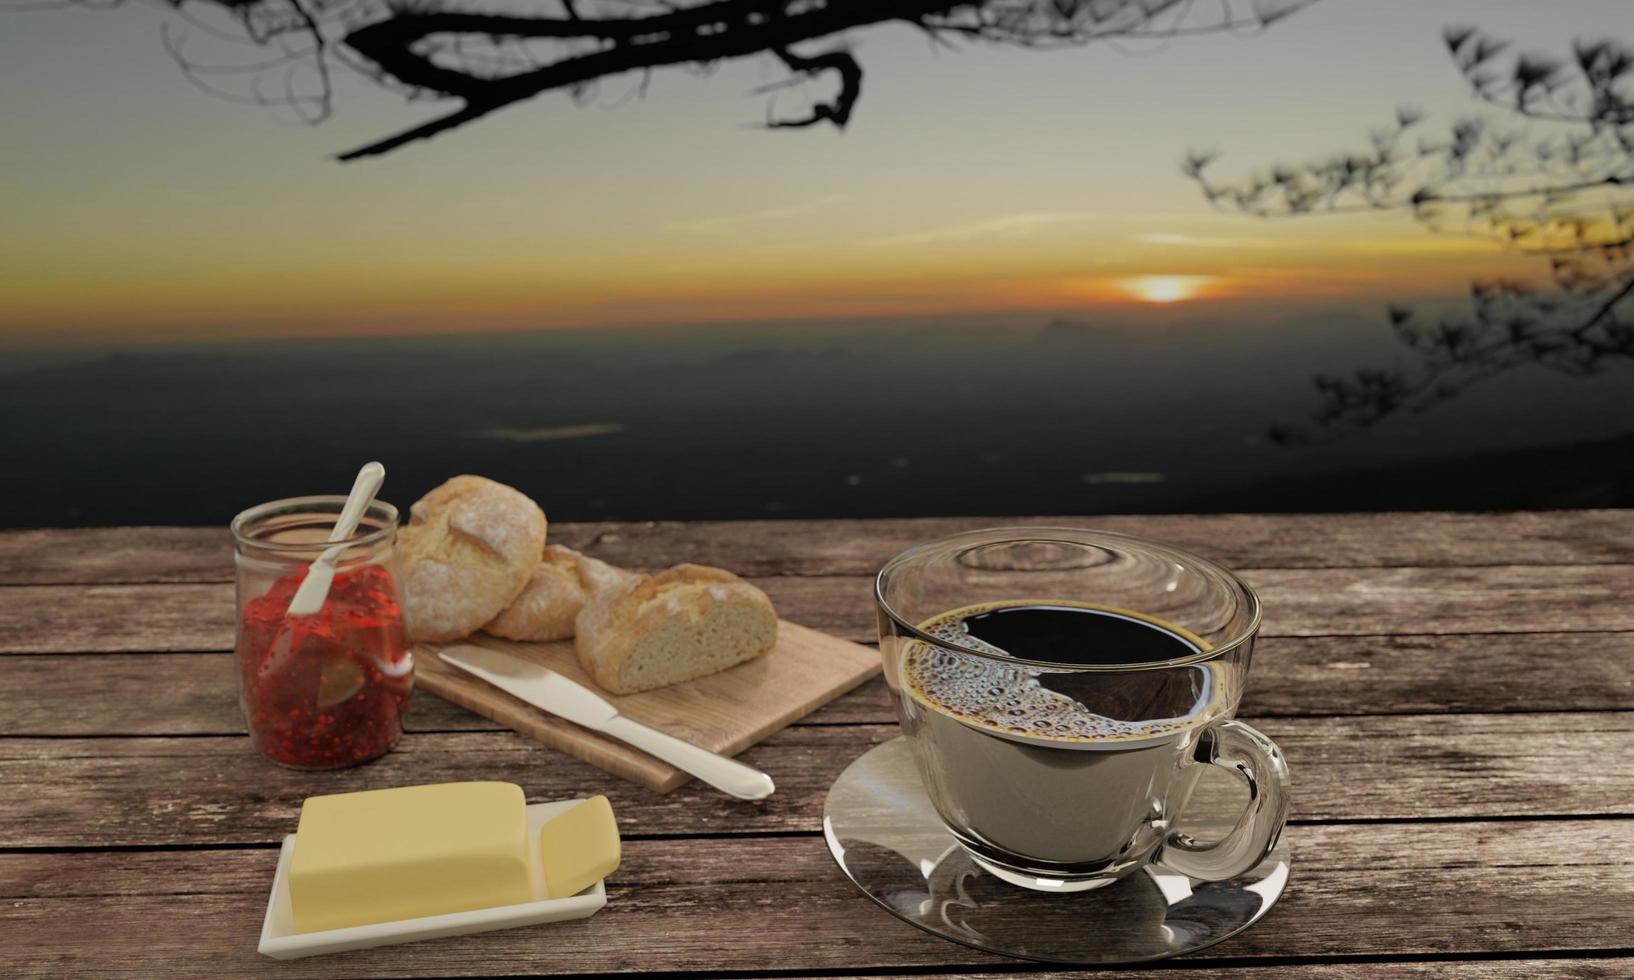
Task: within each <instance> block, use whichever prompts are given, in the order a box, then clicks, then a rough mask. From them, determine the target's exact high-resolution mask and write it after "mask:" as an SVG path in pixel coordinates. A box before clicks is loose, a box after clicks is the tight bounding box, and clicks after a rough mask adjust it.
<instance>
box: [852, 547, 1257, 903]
mask: <svg viewBox="0 0 1634 980" xmlns="http://www.w3.org/2000/svg"><path fill="white" fill-rule="evenodd" d="M875 595H876V600H877V603H878V611H879V623H880V653H881V655H882V657H883V658H884V667H885V677H886V682H887V684H888V685H889V686H890V688H891V690H892V692H893V693H894V694H895V695H896V697H895V699H894V700H895V703H896V707H897V714H898V718H899V720H900V722H901V726H902V731H903V733H904V735H905V736H906V737H907V740H908V742H909V744H910V746H911V748H912V751H913V756H914V760H915V762H916V764H917V767H918V770H919V775H920V779H921V781H922V782H923V784H924V788H925V792H926V794H927V795H928V796H929V798H930V800H931V802H932V804H933V805H934V806H935V808H936V811H937V814H938V815H939V816H940V817H941V820H942V822H943V823H944V824H945V825H946V827H947V829H948V830H949V831H950V832H951V833H952V834H953V836H954V837H955V839H956V840H957V841H958V842H959V844H960V845H961V846H962V847H963V848H964V849H965V850H966V851H967V852H968V853H969V854H970V855H971V857H972V858H973V859H974V860H975V861H976V863H977V864H979V865H980V866H981V867H983V868H985V869H986V870H987V871H989V872H991V873H992V874H994V875H996V876H997V877H999V878H1000V879H1002V880H1004V881H1007V882H1010V883H1012V884H1016V885H1020V886H1023V887H1026V888H1032V889H1036V890H1040V891H1053V892H1071V891H1083V890H1088V889H1093V888H1099V887H1102V886H1105V885H1109V884H1111V883H1113V882H1115V881H1117V880H1118V879H1120V878H1122V877H1124V876H1126V875H1128V874H1130V873H1132V872H1134V871H1136V870H1138V869H1140V868H1142V867H1145V866H1147V865H1156V866H1158V867H1159V868H1161V869H1164V870H1168V871H1173V872H1178V873H1181V874H1185V875H1188V876H1191V877H1193V878H1196V879H1199V880H1203V881H1224V880H1228V879H1231V878H1234V877H1237V876H1239V875H1242V874H1245V873H1247V872H1248V871H1250V870H1252V869H1253V868H1254V867H1255V866H1256V865H1258V864H1259V862H1260V861H1261V860H1262V859H1264V858H1265V856H1266V855H1267V854H1269V853H1270V851H1271V849H1272V848H1273V847H1274V846H1275V845H1276V842H1277V838H1278V836H1279V835H1280V834H1281V832H1282V827H1283V823H1284V821H1285V819H1286V816H1287V809H1288V769H1287V765H1286V763H1285V762H1284V760H1283V757H1282V753H1281V751H1280V750H1279V749H1278V748H1277V746H1276V744H1275V743H1273V742H1272V741H1271V740H1270V739H1268V738H1266V737H1265V736H1264V735H1262V734H1261V733H1259V732H1258V731H1256V730H1254V729H1253V728H1251V727H1250V726H1248V725H1246V724H1244V723H1242V722H1240V721H1236V720H1235V719H1234V715H1235V714H1236V711H1237V705H1238V703H1239V702H1240V700H1241V698H1242V691H1243V685H1244V682H1245V680H1246V678H1247V674H1248V667H1249V662H1250V658H1251V654H1252V648H1253V642H1254V637H1255V634H1256V633H1257V631H1258V629H1259V625H1260V603H1259V599H1258V597H1257V596H1256V595H1255V594H1254V592H1253V590H1252V589H1250V588H1249V587H1248V586H1247V585H1246V584H1244V583H1243V582H1242V581H1241V580H1240V579H1238V578H1237V577H1236V576H1235V575H1233V574H1232V573H1231V572H1229V571H1227V570H1226V569H1224V568H1222V567H1221V566H1219V565H1217V564H1215V563H1214V562H1211V561H1208V560H1207V559H1204V558H1200V557H1198V556H1195V555H1191V554H1188V553H1186V552H1184V551H1181V550H1179V549H1176V548H1171V547H1168V546H1165V545H1159V544H1154V543H1151V542H1147V541H1142V540H1140V539H1137V538H1133V537H1129V536H1127V535H1121V534H1114V533H1110V532H1101V531H1090V530H1080V529H1070V528H1036V527H1034V528H996V529H991V530H982V531H972V532H969V533H965V534H958V535H953V536H951V537H947V538H943V539H941V540H937V541H932V542H929V543H926V544H922V545H919V546H917V547H914V548H911V549H909V550H908V551H905V552H903V553H902V554H900V555H898V556H897V557H896V558H893V559H892V560H891V561H890V562H888V563H887V564H886V565H885V567H884V568H883V569H882V570H881V571H880V573H879V576H878V579H877V581H876V588H875ZM1208 765H1214V766H1220V767H1223V768H1224V769H1226V770H1228V771H1229V772H1231V773H1233V774H1234V775H1236V776H1237V777H1239V778H1241V779H1242V780H1244V781H1245V782H1246V783H1247V787H1248V797H1249V800H1248V803H1247V806H1246V807H1245V809H1244V810H1243V812H1242V815H1241V817H1240V819H1239V820H1237V822H1236V824H1235V826H1234V827H1232V828H1231V829H1230V830H1229V832H1227V833H1226V834H1225V835H1224V836H1223V837H1221V838H1218V839H1215V840H1210V841H1203V840H1199V839H1197V838H1194V837H1193V836H1191V835H1189V834H1188V833H1187V825H1186V820H1185V810H1186V804H1187V802H1188V800H1189V799H1190V797H1191V795H1192V791H1193V789H1194V788H1195V787H1196V785H1197V782H1198V777H1199V776H1200V774H1201V773H1202V772H1203V770H1204V769H1205V768H1206V767H1207V766H1208Z"/></svg>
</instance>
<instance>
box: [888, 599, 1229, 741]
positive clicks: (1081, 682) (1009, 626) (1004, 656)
mask: <svg viewBox="0 0 1634 980" xmlns="http://www.w3.org/2000/svg"><path fill="white" fill-rule="evenodd" d="M919 628H920V629H922V630H924V631H925V632H926V633H929V634H930V635H932V636H934V637H936V638H937V639H939V640H942V641H943V642H946V643H948V644H949V645H950V646H952V647H955V648H957V647H965V648H968V649H975V650H981V651H983V652H985V653H988V654H997V655H998V656H997V657H996V658H995V657H977V656H972V655H970V654H967V653H959V652H957V651H956V650H954V649H943V648H940V647H933V646H925V647H921V648H918V649H915V650H913V651H912V652H911V653H910V654H909V656H908V657H907V658H906V659H905V661H904V663H903V665H902V673H903V680H904V683H905V686H906V687H907V688H908V689H909V690H910V691H912V692H914V693H915V694H916V695H917V697H918V698H919V699H920V700H921V701H922V702H923V703H925V704H926V705H927V706H933V707H935V708H936V709H937V710H938V711H942V712H946V713H947V714H950V715H953V716H954V717H957V718H960V719H963V720H964V721H966V722H967V723H974V724H976V725H979V726H980V727H983V728H990V729H994V730H997V731H1000V732H1005V733H1012V734H1018V735H1029V736H1034V737H1043V738H1050V739H1068V740H1072V741H1082V740H1100V739H1114V740H1118V739H1128V738H1137V737H1150V736H1156V735H1161V734H1164V733H1167V732H1171V731H1175V730H1177V729H1183V728H1186V727H1188V726H1189V725H1191V724H1192V719H1193V717H1194V716H1195V715H1196V713H1197V712H1198V711H1199V710H1206V709H1207V705H1208V702H1209V700H1210V697H1211V696H1212V695H1211V692H1210V690H1209V688H1210V686H1211V685H1210V683H1209V671H1208V669H1206V668H1204V667H1178V668H1165V669H1161V670H1130V671H1117V672H1115V674H1113V675H1112V676H1108V675H1107V674H1106V673H1105V672H1102V671H1074V670H1073V669H1072V668H1073V667H1125V666H1129V667H1133V666H1135V665H1139V664H1151V663H1160V662H1164V661H1170V660H1175V659H1177V658H1184V657H1188V656H1190V655H1192V654H1195V653H1199V652H1202V651H1203V650H1205V649H1207V647H1206V645H1205V644H1204V643H1203V642H1202V641H1201V640H1198V639H1195V638H1193V637H1191V636H1190V634H1187V633H1186V631H1185V630H1183V629H1182V628H1181V627H1179V626H1174V625H1172V624H1169V623H1165V622H1162V621H1157V620H1151V619H1145V618H1142V617H1140V616H1138V615H1135V614H1133V613H1129V612H1126V611H1123V610H1119V609H1109V608H1106V607H1103V606H1089V605H1082V606H1080V605H1073V604H1070V603H1065V602H1053V603H1051V602H1019V603H1010V604H1006V603H988V604H985V605H981V606H968V607H966V608H963V609H954V610H950V611H949V612H945V613H943V614H941V615H940V616H933V617H931V618H930V619H928V620H926V621H925V622H923V623H921V624H920V625H919ZM1012 657H1013V658H1015V659H1017V660H1029V661H1035V662H1038V663H1046V664H1059V665H1060V667H1059V668H1056V669H1051V668H1049V667H1027V666H1025V665H1023V664H1016V663H1011V662H1010V658H1012Z"/></svg>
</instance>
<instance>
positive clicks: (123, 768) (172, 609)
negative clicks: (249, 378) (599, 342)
mask: <svg viewBox="0 0 1634 980" xmlns="http://www.w3.org/2000/svg"><path fill="white" fill-rule="evenodd" d="M980 523H998V522H995V521H956V520H940V519H937V520H887V521H834V522H745V523H729V524H686V525H678V524H660V525H648V524H640V525H637V524H580V525H564V526H553V527H552V535H553V538H554V539H555V540H558V541H561V542H563V543H566V544H570V545H576V546H583V547H587V548H588V549H590V550H591V551H593V552H594V553H596V554H598V555H600V556H602V557H605V558H608V559H610V560H613V561H616V562H621V563H625V564H629V565H632V566H636V567H655V566H663V565H668V564H670V563H672V562H676V561H679V560H683V559H685V560H695V561H703V562H709V563H713V564H720V565H724V566H727V567H730V568H734V569H737V570H739V571H741V572H743V573H744V574H746V575H749V576H752V577H754V579H755V581H757V582H758V584H760V585H761V586H762V587H764V588H765V589H766V591H767V592H769V593H770V594H771V595H772V597H773V598H774V599H775V600H776V602H777V604H778V608H779V609H780V610H782V612H783V613H784V615H786V616H787V617H788V618H790V619H792V620H795V621H797V622H801V623H806V624H809V625H811V626H815V627H819V628H822V629H825V630H829V631H831V632H834V633H836V634H838V635H841V636H845V637H849V638H852V639H855V640H858V641H870V640H872V638H873V629H874V625H873V615H874V614H873V610H872V608H871V606H870V600H869V576H870V573H872V572H873V571H874V570H875V569H876V568H877V567H878V566H879V564H880V562H881V561H882V560H883V559H884V558H886V557H888V556H889V555H891V554H893V553H895V552H896V551H897V550H899V549H900V548H902V547H903V546H905V545H907V544H908V543H910V542H913V541H917V540H922V539H925V538H929V537H933V536H936V535H939V534H942V533H946V532H948V531H952V530H955V529H959V528H964V527H969V526H974V525H976V524H980ZM1051 523H1079V524H1091V525H1097V526H1103V527H1108V528H1112V529H1116V530H1123V531H1130V532H1134V533H1138V534H1143V535H1148V536H1152V537H1155V538H1159V539H1162V540H1167V541H1170V542H1174V543H1176V544H1179V545H1181V546H1184V547H1188V548H1192V549H1194V550H1197V551H1200V552H1202V553H1204V554H1207V555H1210V556H1212V557H1215V558H1217V559H1219V560H1221V561H1223V562H1225V563H1227V564H1228V565H1230V566H1232V567H1234V568H1236V569H1238V570H1240V571H1241V572H1243V573H1244V576H1245V577H1246V578H1247V579H1248V580H1249V581H1250V582H1252V583H1253V584H1254V585H1255V586H1256V587H1257V588H1258V589H1259V590H1260V591H1261V593H1262V595H1263V596H1264V599H1265V605H1266V609H1267V613H1266V618H1265V631H1264V634H1263V638H1262V640H1261V642H1260V646H1259V654H1258V656H1257V658H1256V663H1255V667H1254V674H1253V677H1252V679H1251V684H1250V685H1249V692H1248V697H1247V700H1246V701H1245V702H1244V704H1243V709H1242V715H1243V717H1245V718H1247V719H1250V720H1252V721H1253V722H1254V723H1255V724H1256V725H1259V726H1260V727H1262V728H1263V729H1264V730H1265V732H1266V733H1267V734H1269V735H1271V736H1272V737H1273V738H1275V739H1276V740H1277V741H1279V742H1280V743H1281V744H1282V746H1283V747H1284V749H1285V750H1286V752H1287V755H1288V758H1289V761H1290V764H1291V766H1292V768H1293V773H1294V786H1295V801H1294V807H1293V819H1292V821H1291V823H1290V825H1289V827H1288V830H1287V838H1288V841H1289V842H1290V845H1291V848H1292V854H1293V861H1294V876H1293V879H1292V882H1291V884H1290V886H1289V890H1288V893H1287V895H1286V896H1285V897H1284V898H1283V900H1282V902H1281V903H1280V904H1279V905H1277V906H1276V908H1275V909H1274V910H1273V911H1272V912H1271V913H1270V914H1269V915H1268V916H1267V917H1266V918H1265V919H1264V920H1263V921H1262V922H1260V923H1259V924H1258V925H1257V926H1255V927H1254V928H1253V929H1250V930H1249V931H1248V932H1246V933H1244V934H1243V935H1241V936H1239V937H1237V938H1235V939H1232V940H1230V941H1228V942H1226V943H1223V944H1221V945H1219V946H1216V947H1214V948H1212V949H1210V950H1207V951H1205V952H1203V953H1201V954H1200V955H1198V956H1195V957H1193V958H1191V959H1189V960H1183V961H1172V962H1170V963H1168V964H1164V965H1163V968H1164V969H1165V970H1166V971H1167V972H1168V974H1169V975H1173V976H1176V977H1179V978H1192V977H1203V976H1208V977H1231V978H1271V977H1276V978H1283V977H1300V978H1306V977H1314V978H1317V980H1324V978H1332V977H1369V978H1371V977H1379V976H1413V977H1420V976H1422V977H1432V976H1433V977H1436V978H1437V980H1442V978H1453V980H1462V978H1473V977H1482V978H1485V977H1517V978H1528V980H1532V978H1544V977H1559V976H1570V977H1611V976H1619V977H1628V976H1634V863H1631V862H1634V512H1626V511H1625V512H1617V511H1578V512H1566V513H1550V514H1527V513H1522V514H1506V515H1466V514H1407V515H1366V516H1284V517H1261V516H1212V517H1138V518H1137V517H1122V518H1095V519H1074V520H1070V521H1068V520H1063V519H1059V518H1058V519H1054V520H1053V521H1051ZM230 573H231V562H230V558H229V546H228V541H227V539H226V535H225V532H224V531H222V530H219V529H190V528H119V529H85V530H68V531H19V532H5V533H0V973H4V974H6V975H39V976H64V975H83V974H101V973H106V974H121V975H137V976H161V975H163V976H182V975H194V976H264V975H281V976H403V975H413V976H431V975H446V974H492V973H569V972H583V973H622V972H632V971H641V972H647V971H661V970H667V971H678V972H689V973H690V972H696V973H700V974H704V973H707V974H716V975H719V974H742V975H749V976H753V975H762V974H777V975H781V976H791V975H792V976H799V975H803V974H806V973H810V974H820V975H828V976H833V975H851V974H907V973H912V974H926V973H944V972H980V973H983V974H989V975H992V974H1008V973H1023V972H1032V973H1036V972H1038V971H1039V970H1044V969H1045V968H1042V967H1038V966H1036V965H1033V964H1028V963H1023V962H1019V961H1011V960H1004V959H1000V958H997V957H993V956H989V955H984V954H981V953H977V952H974V951H971V950H967V949H964V948H962V947H959V946H955V945H953V944H951V943H947V942H942V941H939V940H936V939H934V938H931V937H929V936H926V935H923V934H921V933H919V932H917V931H915V930H914V929H912V928H911V927H909V926H907V925H904V924H902V923H900V922H898V921H896V920H895V919H893V918H892V917H890V916H889V915H887V914H886V913H884V912H883V911H881V910H879V909H878V908H876V907H874V905H873V904H872V903H870V902H869V901H868V900H867V899H865V898H864V897H863V896H862V895H861V894H860V893H858V892H857V891H855V889H853V887H852V886H851V885H850V884H849V883H848V882H846V880H845V879H844V878H842V877H841V875H840V873H839V871H838V870H837V869H836V868H835V867H834V866H833V863H832V862H831V861H830V859H829V856H828V852H827V850H826V848H825V847H824V845H823V841H822V837H821V835H820V831H819V819H820V818H819V815H820V812H821V807H822V802H823V796H824V793H825V792H826V790H827V789H828V786H829V783H830V782H831V781H832V780H833V779H834V777H835V775H836V774H837V773H839V771H840V770H841V769H842V768H843V767H844V766H845V765H846V764H847V763H849V762H850V761H851V760H853V759H855V758H856V757H857V756H858V755H860V754H861V753H862V752H863V751H864V750H866V749H867V748H868V747H870V746H872V745H875V744H877V743H879V742H881V741H883V740H885V739H888V738H890V737H892V735H893V734H894V732H895V724H894V722H893V720H892V715H891V709H890V705H889V703H888V702H887V700H886V696H885V691H884V689H883V687H882V686H881V685H880V683H879V682H877V681H876V682H873V683H870V684H869V685H867V686H865V687H864V688H862V689H860V690H858V691H857V692H855V693H853V694H851V695H848V696H846V697H845V698H843V699H841V700H839V701H837V702H835V703H834V704H832V705H830V706H829V707H827V708H825V709H823V710H821V711H819V712H817V713H816V714H814V715H812V716H811V717H810V718H809V719H807V720H806V721H805V722H804V723H802V724H799V725H796V726H794V727H792V728H789V729H787V730H786V731H784V732H782V733H780V734H778V735H776V736H774V737H772V738H771V739H769V740H768V741H766V742H765V743H764V744H762V745H760V746H758V747H756V748H754V749H752V750H751V751H750V752H748V753H747V756H746V758H747V760H748V761H749V762H751V763H752V764H754V765H756V766H759V767H761V768H764V769H766V770H767V771H769V772H771V773H773V774H775V776H776V778H777V781H778V791H777V793H776V795H775V796H773V797H772V798H771V799H769V800H767V801H765V802H764V803H761V804H753V805H746V804H742V803H737V802H732V801H728V800H726V799H724V798H723V797H721V796H720V795H719V794H715V793H712V792H709V791H707V790H703V789H699V788H697V787H696V784H692V785H691V786H689V787H684V788H682V789H681V790H679V791H677V792H675V793H673V794H671V795H669V796H655V795H653V794H651V793H648V792H647V791H645V790H642V789H639V788H637V787H635V786H632V785H628V784H624V783H620V782H619V781H617V780H614V779H611V778H609V777H607V776H604V775H603V774H602V773H601V772H599V771H598V770H596V769H593V768H590V767H588V766H586V765H583V764H581V763H578V762H575V761H573V760H571V759H568V758H565V757H563V756H561V755H559V754H556V753H554V752H551V751H549V750H547V749H544V748H542V747H539V746H537V745H534V744H531V743H529V742H527V741H524V740H523V739H521V738H519V737H517V736H516V735H513V734H512V733H510V732H508V731H502V730H499V729H497V728H496V726H494V725H493V724H491V723H489V722H487V721H485V720H484V719H482V718H479V717H477V716H475V715H472V714H469V713H467V712H465V711H463V710H460V709H457V708H455V707H453V706H452V705H450V704H447V703H446V702H443V701H440V700H438V699H437V698H435V697H431V696H421V697H419V698H417V700H416V701H415V702H414V706H413V710H412V711H411V713H410V715H409V720H408V724H409V728H410V734H408V735H406V736H405V737H404V738H403V740H402V742H401V744H400V745H399V747H398V748H397V750H396V751H395V752H393V753H392V754H391V755H389V756H387V757H386V758H384V759H382V760H381V761H379V762H376V763H374V764H372V765H369V766H365V767H363V768H360V769H353V770H348V771H344V772H338V773H319V774H303V773H296V772H289V771H286V770H283V769H278V768H276V767H274V766H272V765H270V764H267V763H264V762H262V761H261V760H260V758H259V757H258V756H256V755H255V754H254V752H253V751H252V749H251V748H250V746H249V744H248V742H247V740H246V739H245V738H244V735H243V726H242V723H241V720H240V718H239V714H238V708H237V705H236V702H235V699H234V694H233V682H232V675H231V671H230V659H229V656H228V654H227V653H226V652H225V651H227V650H228V649H229V648H230V646H231V642H232V629H233V611H232V610H233V602H232V591H233V587H232V585H231V582H230ZM451 779H503V780H510V781H514V782H517V783H520V784H521V785H522V786H523V787H525V788H526V789H527V791H528V794H529V798H530V799H535V800H541V799H554V798H560V797H566V796H573V795H580V794H588V793H606V794H607V795H608V796H609V797H611V798H612V800H613V803H614V805H615V807H616V808H617V810H618V813H619V815H620V818H621V822H622V824H623V829H624V832H625V835H626V838H625V840H626V844H625V863H624V866H623V867H622V868H621V869H620V870H619V872H618V874H617V875H616V876H615V877H614V878H612V879H611V881H610V885H609V888H608V893H609V898H610V902H609V904H608V906H607V908H606V909H605V910H603V911H602V912H601V913H600V914H598V915H597V916H596V917H595V918H594V919H591V920H589V921H587V922H583V923H571V924H565V925H560V926H549V927H540V928H532V929H522V930H515V931H510V932H501V933H491V934H488V935H485V936H478V937H464V938H454V939H446V940H440V941H436V942H429V943H421V944H417V945H413V946H403V947H396V948H387V949H379V950H370V951H365V952H360V953H351V954H346V955H342V956H334V957H325V958H319V959H309V960H301V961H295V962H292V963H279V962H275V961H272V960H268V959H264V958H262V957H260V956H258V955H257V954H256V952H255V944H256V939H257V936H258V933H259V929H260V923H261V915H262V910H263V906H264V904H265V901H266V895H267V888H268V885H269V882H270V880H271V875H272V869H273V865H274V863H275V859H276V856H277V850H276V848H277V843H276V842H277V841H278V840H279V839H280V838H281V837H282V836H283V835H284V834H286V833H288V832H290V831H291V830H292V829H293V828H294V824H295V817H296V813H297V811H298V808H299V806H300V802H301V799H302V798H303V797H305V796H307V795H310V794H314V793H326V792H337V791H344V790H352V789H364V788H373V787H385V786H394V785H401V784H408V783H427V782H438V781H442V780H451ZM1046 972H1048V971H1047V970H1046ZM1129 972H1131V973H1133V972H1138V971H1129ZM1118 975H1121V974H1118Z"/></svg>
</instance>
